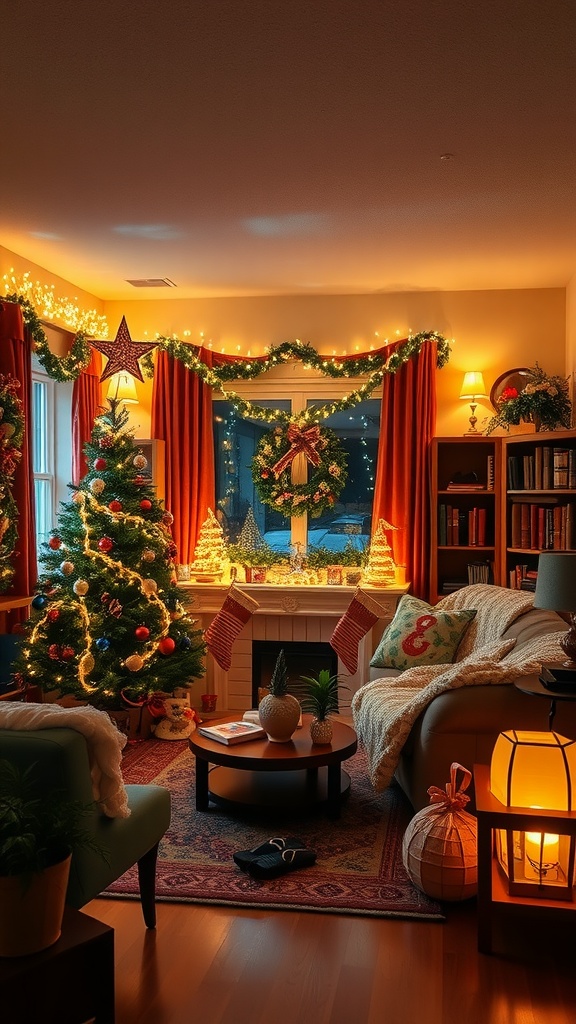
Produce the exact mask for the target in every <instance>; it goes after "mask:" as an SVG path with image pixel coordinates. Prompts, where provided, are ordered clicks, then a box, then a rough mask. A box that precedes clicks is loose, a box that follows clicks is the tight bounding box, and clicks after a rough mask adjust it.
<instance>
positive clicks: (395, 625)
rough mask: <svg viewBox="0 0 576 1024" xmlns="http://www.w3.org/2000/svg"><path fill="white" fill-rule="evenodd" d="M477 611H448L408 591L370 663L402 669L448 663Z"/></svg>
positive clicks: (452, 659)
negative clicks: (435, 606)
mask: <svg viewBox="0 0 576 1024" xmlns="http://www.w3.org/2000/svg"><path fill="white" fill-rule="evenodd" d="M475 615H476V610H475V609H467V610H465V611H459V612H448V611H444V610H442V609H440V608H432V606H431V605H429V604H426V602H425V601H419V600H418V598H417V597H411V595H410V594H404V596H403V597H401V598H400V601H399V602H398V607H397V609H396V614H395V616H394V618H393V619H392V622H391V623H390V625H389V626H387V627H386V629H385V630H384V632H383V634H382V639H381V641H380V643H379V644H378V648H377V650H376V653H375V654H374V656H373V658H372V661H371V662H370V665H371V666H372V668H396V669H400V671H403V670H404V669H407V668H413V667H414V666H415V665H448V664H450V662H452V661H454V658H455V656H456V651H457V650H458V644H459V643H460V641H461V639H462V637H463V636H464V633H465V632H466V629H467V628H468V626H469V625H470V623H471V622H472V619H473V618H474V616H475Z"/></svg>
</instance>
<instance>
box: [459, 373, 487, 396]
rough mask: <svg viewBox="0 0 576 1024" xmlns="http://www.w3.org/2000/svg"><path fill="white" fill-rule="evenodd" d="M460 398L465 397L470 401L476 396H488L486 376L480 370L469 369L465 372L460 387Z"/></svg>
mask: <svg viewBox="0 0 576 1024" xmlns="http://www.w3.org/2000/svg"><path fill="white" fill-rule="evenodd" d="M460 398H465V399H467V400H468V401H469V402H470V401H473V400H474V399H475V398H488V395H487V394H486V385H485V384H484V377H483V376H482V374H481V373H480V371H479V370H469V371H468V372H467V373H465V374H464V380H463V381H462V387H461V388H460Z"/></svg>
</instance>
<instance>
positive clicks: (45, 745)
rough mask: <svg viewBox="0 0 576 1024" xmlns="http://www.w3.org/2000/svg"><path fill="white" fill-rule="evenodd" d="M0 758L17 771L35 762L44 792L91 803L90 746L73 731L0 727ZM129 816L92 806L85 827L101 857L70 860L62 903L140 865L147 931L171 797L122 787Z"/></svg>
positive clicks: (76, 902)
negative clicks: (106, 812) (63, 793)
mask: <svg viewBox="0 0 576 1024" xmlns="http://www.w3.org/2000/svg"><path fill="white" fill-rule="evenodd" d="M0 758H7V759H8V760H10V761H11V762H12V763H14V764H16V765H19V766H21V767H26V766H28V765H30V764H33V763H37V764H38V765H39V766H40V768H41V773H40V774H41V776H42V783H41V785H42V789H43V791H44V790H45V791H48V790H49V789H54V788H58V789H65V790H66V791H67V792H68V793H69V795H70V797H71V798H72V799H75V800H80V801H82V802H83V803H84V804H90V803H92V801H93V795H92V783H91V776H90V765H89V759H88V748H87V744H86V740H85V738H84V736H83V735H82V734H81V733H80V732H78V731H76V730H74V729H71V728H48V729H36V730H30V731H26V730H20V729H1V728H0ZM126 793H127V795H128V806H129V808H130V811H131V814H130V816H129V817H127V818H120V817H118V818H108V817H106V816H104V815H103V814H101V813H100V812H99V810H98V809H97V808H96V807H95V809H94V810H93V811H91V812H90V814H91V817H90V818H89V819H87V820H88V822H89V827H91V828H92V829H93V833H94V839H95V842H96V844H97V845H98V847H99V848H100V849H102V850H103V851H104V853H105V858H104V857H102V856H100V855H99V854H98V853H96V852H94V851H92V850H88V849H78V850H77V851H75V852H74V854H73V857H72V865H71V869H70V881H69V884H68V890H67V894H66V902H67V903H68V904H69V905H70V906H72V907H76V908H77V909H78V908H80V907H82V906H84V905H85V904H86V903H89V902H90V900H92V899H94V897H95V896H98V895H99V894H100V893H101V892H103V891H104V890H105V889H106V888H107V886H108V885H110V883H111V882H113V881H115V879H117V878H119V877H120V876H121V875H123V874H124V872H125V871H127V870H128V868H130V867H132V865H133V864H136V863H137V864H138V879H139V884H140V899H141V902H142V912H143V915H144V921H145V923H146V927H147V928H154V927H155V925H156V906H155V887H156V861H157V856H158V844H159V842H160V839H161V838H162V836H163V835H164V833H165V832H166V830H167V828H168V826H169V824H170V793H169V792H168V790H166V789H162V787H160V786H153V785H151V786H130V785H128V786H126Z"/></svg>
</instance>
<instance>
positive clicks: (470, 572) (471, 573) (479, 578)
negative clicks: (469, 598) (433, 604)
mask: <svg viewBox="0 0 576 1024" xmlns="http://www.w3.org/2000/svg"><path fill="white" fill-rule="evenodd" d="M493 582H494V567H493V565H492V563H491V562H469V563H468V565H467V566H466V578H464V577H463V576H455V577H451V578H447V579H444V580H442V582H441V584H440V593H441V594H444V595H446V594H453V593H454V592H455V591H456V590H462V587H465V586H466V584H472V583H493Z"/></svg>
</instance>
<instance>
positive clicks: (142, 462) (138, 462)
mask: <svg viewBox="0 0 576 1024" xmlns="http://www.w3.org/2000/svg"><path fill="white" fill-rule="evenodd" d="M132 462H133V464H134V465H135V466H136V469H145V468H146V466H147V465H148V459H147V458H146V456H145V455H136V456H135V457H134V458H133V459H132Z"/></svg>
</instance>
